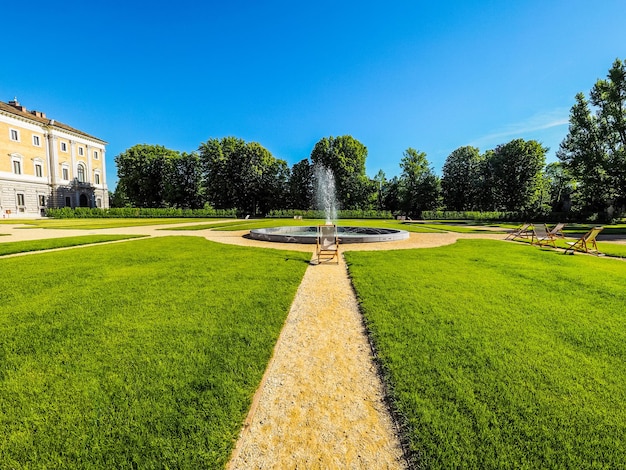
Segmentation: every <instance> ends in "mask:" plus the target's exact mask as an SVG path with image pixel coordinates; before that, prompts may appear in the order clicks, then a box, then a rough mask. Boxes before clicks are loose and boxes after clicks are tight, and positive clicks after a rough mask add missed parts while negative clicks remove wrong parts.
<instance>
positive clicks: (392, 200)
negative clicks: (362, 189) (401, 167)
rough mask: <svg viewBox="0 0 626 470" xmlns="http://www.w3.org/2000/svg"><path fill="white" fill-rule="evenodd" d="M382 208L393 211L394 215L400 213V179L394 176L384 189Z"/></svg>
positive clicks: (385, 184)
mask: <svg viewBox="0 0 626 470" xmlns="http://www.w3.org/2000/svg"><path fill="white" fill-rule="evenodd" d="M382 207H383V210H386V211H391V212H392V213H393V214H395V213H398V212H400V210H401V207H402V205H401V202H400V178H398V177H397V176H394V177H393V178H391V179H390V180H388V181H386V182H385V183H384V185H383V187H382Z"/></svg>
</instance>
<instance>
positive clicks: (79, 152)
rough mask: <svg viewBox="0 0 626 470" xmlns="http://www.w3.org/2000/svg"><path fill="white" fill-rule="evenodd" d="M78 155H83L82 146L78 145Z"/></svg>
mask: <svg viewBox="0 0 626 470" xmlns="http://www.w3.org/2000/svg"><path fill="white" fill-rule="evenodd" d="M78 155H80V156H81V157H82V156H83V155H85V149H84V148H82V147H78Z"/></svg>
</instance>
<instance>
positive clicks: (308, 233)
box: [250, 226, 409, 244]
mask: <svg viewBox="0 0 626 470" xmlns="http://www.w3.org/2000/svg"><path fill="white" fill-rule="evenodd" d="M337 235H338V236H339V243H341V244H344V243H375V242H393V241H397V240H406V239H407V238H409V232H407V231H406V230H396V229H391V228H373V227H339V226H338V227H337ZM250 236H251V237H252V238H254V239H255V240H263V241H267V242H280V243H315V242H316V240H317V226H309V227H302V226H296V227H272V228H257V229H253V230H250Z"/></svg>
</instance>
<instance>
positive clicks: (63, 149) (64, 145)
mask: <svg viewBox="0 0 626 470" xmlns="http://www.w3.org/2000/svg"><path fill="white" fill-rule="evenodd" d="M61 152H67V144H66V143H65V142H61Z"/></svg>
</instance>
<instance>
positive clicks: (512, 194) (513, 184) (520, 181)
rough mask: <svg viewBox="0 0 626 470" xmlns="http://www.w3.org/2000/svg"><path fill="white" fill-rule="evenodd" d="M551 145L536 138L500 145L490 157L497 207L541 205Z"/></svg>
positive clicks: (508, 208) (517, 207) (523, 209)
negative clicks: (548, 145)
mask: <svg viewBox="0 0 626 470" xmlns="http://www.w3.org/2000/svg"><path fill="white" fill-rule="evenodd" d="M547 151H548V149H547V148H546V147H543V146H542V145H541V144H540V143H539V142H537V141H535V140H529V141H525V140H524V139H515V140H512V141H511V142H509V143H507V144H503V145H498V146H497V147H496V149H495V150H494V152H493V154H490V155H489V157H488V166H487V167H488V168H489V171H490V173H491V174H490V175H488V178H491V181H492V184H493V185H494V186H493V187H494V192H495V193H494V201H495V204H496V208H497V209H499V210H505V211H525V210H531V209H533V208H536V207H537V204H538V203H539V202H540V200H541V190H542V188H543V177H542V174H543V169H544V167H545V164H546V153H547Z"/></svg>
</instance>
